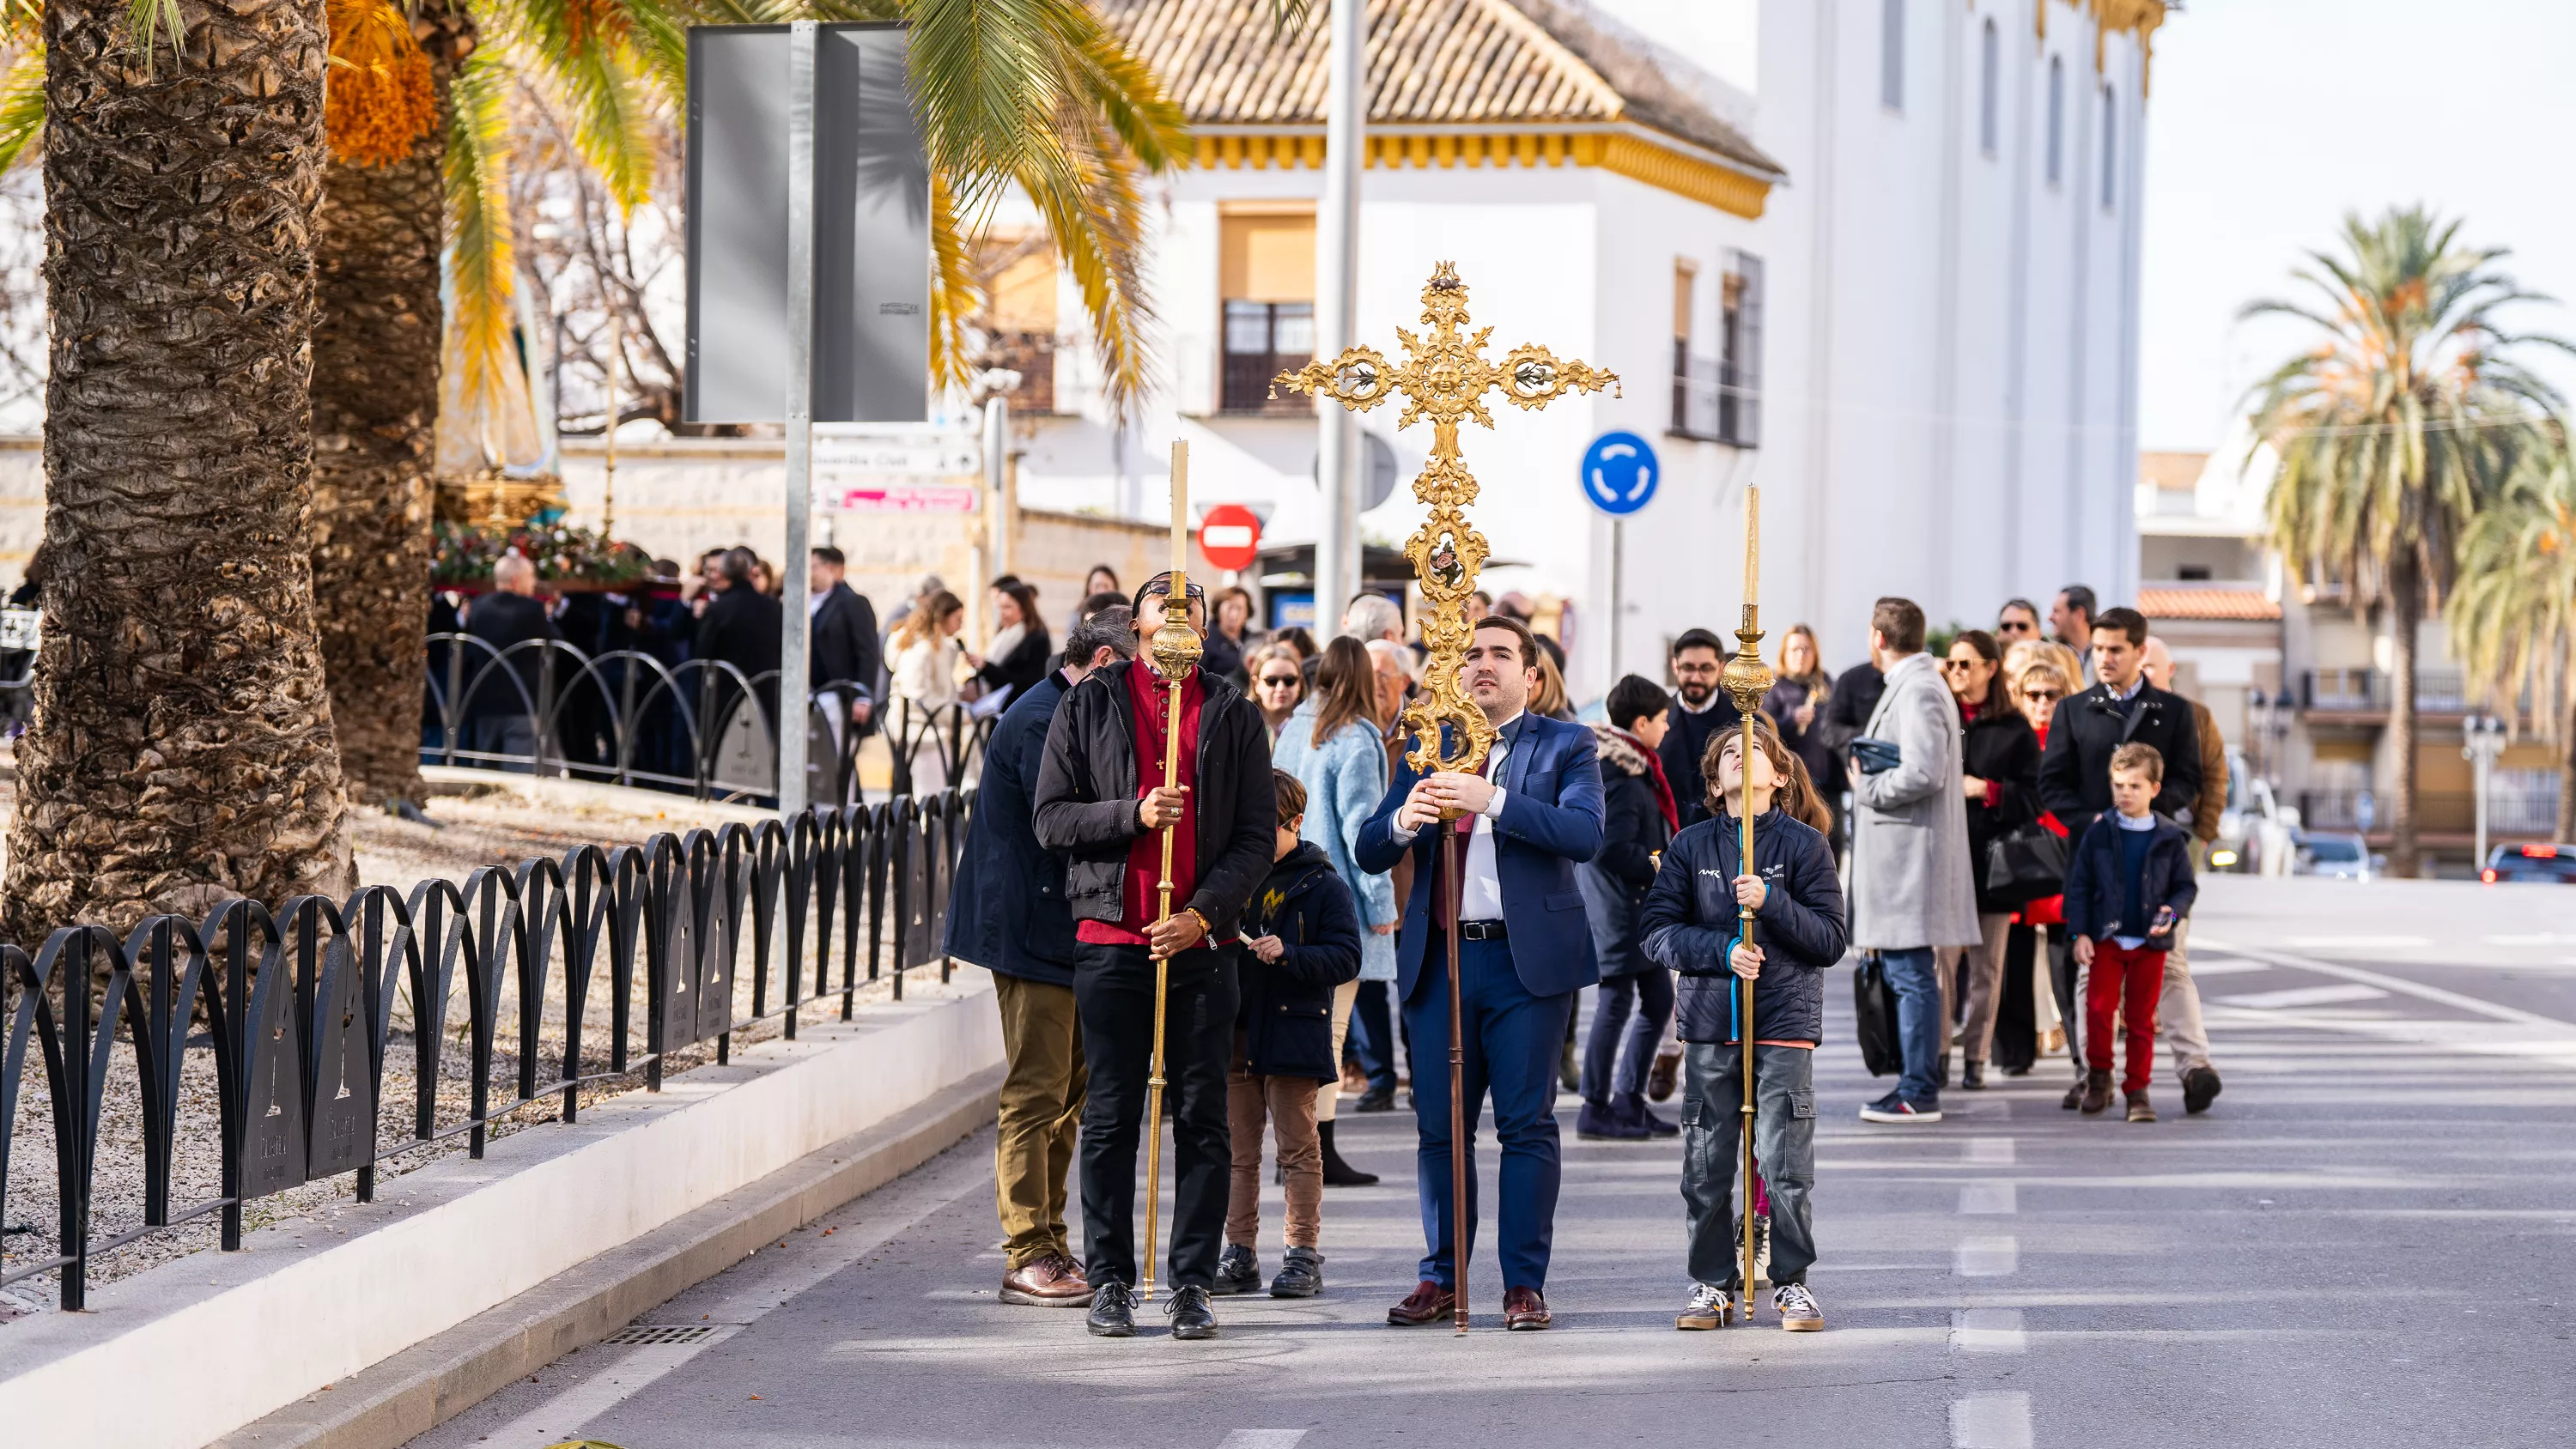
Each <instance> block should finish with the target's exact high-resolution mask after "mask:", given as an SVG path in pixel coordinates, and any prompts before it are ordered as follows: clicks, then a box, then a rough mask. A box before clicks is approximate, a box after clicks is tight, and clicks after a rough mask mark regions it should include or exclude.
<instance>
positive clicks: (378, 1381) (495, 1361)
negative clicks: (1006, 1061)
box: [210, 1067, 1003, 1449]
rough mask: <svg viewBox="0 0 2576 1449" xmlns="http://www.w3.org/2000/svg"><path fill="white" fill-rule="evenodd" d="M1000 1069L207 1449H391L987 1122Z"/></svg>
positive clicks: (996, 1093)
mask: <svg viewBox="0 0 2576 1449" xmlns="http://www.w3.org/2000/svg"><path fill="white" fill-rule="evenodd" d="M1002 1074H1003V1069H1002V1068H1000V1067H994V1068H990V1069H988V1070H986V1071H984V1072H982V1073H980V1074H978V1075H976V1076H974V1077H971V1078H968V1079H967V1080H966V1081H964V1082H961V1083H959V1084H958V1085H957V1086H956V1087H955V1088H953V1089H951V1090H950V1092H949V1093H948V1094H947V1095H948V1097H949V1100H948V1101H946V1102H944V1103H939V1104H932V1105H926V1106H924V1107H922V1108H920V1109H918V1110H917V1111H915V1112H914V1113H912V1114H909V1115H908V1116H907V1117H906V1118H905V1119H902V1120H896V1121H890V1122H881V1123H879V1124H877V1125H876V1126H874V1127H871V1128H868V1129H867V1130H866V1131H863V1132H858V1133H855V1134H853V1135H851V1136H849V1137H846V1138H843V1139H842V1140H841V1141H839V1142H836V1143H834V1144H832V1145H831V1146H829V1147H826V1148H824V1149H823V1150H821V1151H819V1152H816V1153H814V1154H813V1155H811V1156H809V1157H807V1158H805V1159H804V1160H803V1161H800V1162H797V1163H795V1164H793V1165H791V1166H788V1167H784V1168H781V1169H779V1170H778V1171H776V1172H773V1173H771V1174H770V1175H769V1176H767V1177H764V1178H762V1179H760V1180H759V1181H757V1182H754V1183H751V1184H749V1185H747V1186H744V1187H741V1188H737V1189H735V1190H734V1191H733V1192H730V1193H728V1194H726V1195H725V1196H723V1197H720V1198H718V1199H716V1200H715V1201H713V1202H711V1203H708V1204H706V1205H705V1206H703V1207H701V1208H698V1209H696V1210H695V1211H693V1212H690V1213H687V1214H685V1215H683V1216H681V1217H679V1218H677V1219H674V1220H673V1221H671V1222H669V1223H666V1224H664V1225H663V1226H662V1227H660V1228H657V1229H655V1230H654V1231H652V1232H650V1233H647V1234H645V1235H644V1236H642V1237H640V1238H637V1239H635V1240H634V1241H633V1242H629V1243H625V1244H622V1245H620V1246H618V1247H615V1248H612V1249H610V1250H608V1251H607V1252H604V1253H601V1254H600V1255H599V1256H597V1257H595V1258H592V1259H590V1260H589V1261H587V1262H585V1263H582V1264H581V1265H580V1266H578V1267H575V1268H572V1269H570V1270H568V1271H566V1272H563V1273H559V1274H557V1275H555V1276H554V1277H553V1278H551V1279H548V1280H547V1281H546V1282H544V1283H541V1284H539V1285H538V1286H537V1287H535V1288H531V1289H529V1290H528V1291H527V1292H525V1293H522V1294H520V1295H519V1296H517V1297H516V1298H512V1299H510V1300H509V1301H508V1302H506V1303H503V1304H501V1305H499V1306H498V1307H495V1308H492V1309H489V1310H487V1311H485V1312H483V1313H481V1314H478V1315H476V1316H475V1317H473V1318H470V1319H467V1320H466V1321H465V1322H463V1323H460V1324H458V1325H457V1326H456V1327H454V1328H451V1329H449V1330H447V1331H446V1332H444V1333H441V1334H438V1335H437V1336H435V1337H433V1338H430V1339H428V1340H426V1341H424V1342H422V1343H418V1344H415V1345H413V1346H412V1347H410V1348H408V1349H405V1350H403V1351H402V1352H400V1353H398V1354H395V1355H394V1356H393V1357H392V1358H389V1359H386V1360H384V1361H383V1362H381V1363H378V1364H375V1365H373V1366H372V1367H370V1368H367V1369H365V1370H362V1371H361V1372H359V1373H358V1374H356V1375H354V1376H353V1377H350V1378H348V1379H344V1380H342V1381H341V1382H339V1383H337V1384H334V1385H332V1386H331V1388H330V1390H329V1391H328V1392H325V1393H317V1394H311V1395H308V1396H306V1397H305V1398H304V1399H303V1400H301V1401H300V1402H298V1403H295V1404H291V1405H289V1406H287V1407H286V1408H283V1409H280V1410H278V1411H277V1412H275V1413H273V1414H270V1415H268V1416H267V1417H266V1418H263V1419H260V1420H257V1421H255V1422H253V1423H251V1424H248V1425H245V1426H244V1427H242V1428H240V1429H237V1430H235V1431H233V1432H232V1433H230V1434H227V1435H225V1436H224V1437H222V1438H220V1439H217V1440H215V1441H214V1443H213V1444H212V1445H211V1446H210V1449H396V1446H399V1445H401V1444H403V1443H405V1442H406V1441H408V1440H410V1439H412V1438H413V1437H415V1436H417V1435H420V1434H423V1433H426V1432H428V1431H429V1430H430V1429H432V1428H434V1427H436V1426H437V1425H439V1424H441V1423H444V1422H445V1421H446V1420H448V1419H451V1418H454V1417H455V1416H456V1415H458V1414H460V1413H462V1412H464V1411H465V1410H466V1409H468V1408H471V1407H473V1406H474V1405H475V1404H478V1403H481V1402H482V1401H483V1400H484V1399H486V1398H489V1397H490V1396H491V1395H493V1394H494V1393H497V1392H499V1391H500V1390H501V1389H502V1388H503V1387H504V1386H505V1385H507V1384H509V1383H510V1382H511V1381H512V1380H514V1379H517V1378H520V1377H523V1376H525V1375H527V1374H530V1373H534V1372H535V1371H536V1370H538V1369H540V1368H543V1367H545V1366H546V1365H547V1364H550V1363H552V1362H554V1361H555V1360H556V1359H558V1358H561V1357H563V1356H564V1355H565V1354H567V1353H570V1352H572V1351H573V1350H574V1349H577V1348H587V1347H589V1346H590V1345H592V1344H594V1343H597V1342H599V1341H600V1340H601V1339H603V1338H606V1337H607V1336H608V1335H610V1334H612V1333H615V1332H616V1331H617V1330H619V1329H620V1328H623V1327H625V1326H626V1325H627V1324H628V1323H629V1322H631V1321H633V1320H634V1319H635V1317H636V1316H637V1315H639V1314H642V1313H644V1312H645V1311H647V1310H649V1309H651V1308H653V1307H654V1306H655V1305H657V1304H660V1303H663V1302H666V1301H668V1300H669V1299H670V1298H671V1297H673V1296H674V1295H676V1294H678V1293H679V1292H680V1291H681V1290H683V1289H685V1288H688V1287H691V1286H692V1285H695V1284H697V1283H700V1282H703V1281H704V1280H706V1279H708V1278H711V1277H713V1276H715V1275H716V1274H717V1273H720V1272H722V1271H724V1270H725V1269H727V1268H729V1267H732V1266H733V1265H734V1264H736V1263H738V1262H741V1261H742V1260H743V1259H744V1258H747V1257H749V1256H750V1255H751V1254H752V1252H753V1251H754V1250H756V1249H759V1248H762V1247H766V1246H767V1245H769V1244H771V1243H774V1242H776V1241H777V1240H778V1239H779V1238H780V1237H781V1236H782V1235H784V1234H786V1233H789V1232H792V1231H794V1230H795V1229H797V1228H800V1227H803V1226H804V1225H806V1224H807V1223H810V1222H813V1221H814V1220H815V1219H817V1218H820V1217H822V1216H823V1215H825V1214H827V1213H829V1212H831V1211H833V1210H834V1209H836V1208H838V1207H840V1206H841V1205H842V1204H844V1203H847V1202H849V1201H851V1200H852V1199H854V1198H857V1197H859V1196H861V1195H862V1194H864V1193H868V1192H871V1191H874V1190H875V1189H877V1188H879V1187H882V1186H884V1185H885V1184H887V1183H889V1182H892V1181H894V1180H895V1179H896V1178H898V1177H901V1176H902V1175H904V1174H905V1173H907V1172H910V1171H911V1170H912V1169H914V1168H916V1167H919V1166H920V1165H921V1164H923V1163H925V1162H927V1161H929V1160H930V1159H931V1158H933V1157H935V1156H937V1155H938V1154H939V1153H941V1152H943V1151H945V1150H947V1149H948V1148H949V1147H951V1146H954V1145H955V1144H956V1143H958V1142H960V1141H962V1140H964V1139H965V1138H966V1137H967V1136H969V1135H971V1134H972V1133H974V1132H975V1131H976V1130H977V1129H978V1128H980V1127H982V1126H984V1125H985V1124H987V1123H989V1122H991V1121H992V1120H993V1118H994V1114H995V1111H996V1110H997V1108H998V1106H999V1104H1000V1101H1001V1091H1002Z"/></svg>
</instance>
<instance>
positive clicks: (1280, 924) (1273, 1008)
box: [1234, 840, 1360, 1082]
mask: <svg viewBox="0 0 2576 1449" xmlns="http://www.w3.org/2000/svg"><path fill="white" fill-rule="evenodd" d="M1255 936H1277V937H1278V938H1279V944H1280V946H1281V947H1282V948H1284V949H1283V950H1282V951H1281V953H1280V956H1279V959H1278V960H1276V961H1263V960H1262V959H1261V958H1260V957H1258V956H1255V955H1253V954H1252V948H1251V947H1250V946H1248V945H1247V946H1244V947H1242V948H1241V950H1240V954H1239V955H1238V956H1237V958H1236V963H1237V964H1236V968H1235V970H1236V978H1235V979H1236V980H1237V981H1238V982H1239V983H1240V984H1241V992H1242V1000H1243V1004H1242V1007H1241V1009H1240V1011H1239V1013H1238V1014H1237V1015H1236V1017H1235V1023H1234V1024H1235V1027H1236V1029H1237V1030H1239V1031H1241V1032H1242V1033H1243V1034H1244V1055H1245V1057H1246V1060H1247V1063H1248V1065H1250V1067H1251V1068H1252V1071H1253V1073H1254V1075H1256V1076H1264V1077H1313V1078H1314V1079H1315V1080H1316V1081H1317V1082H1329V1081H1331V1080H1332V1079H1333V1078H1335V1077H1338V1076H1340V1075H1341V1074H1342V1068H1341V1064H1340V1063H1339V1062H1336V1061H1334V1060H1333V990H1334V988H1336V987H1338V986H1340V985H1341V984H1342V983H1343V982H1345V981H1357V980H1358V979H1359V976H1360V912H1359V907H1358V906H1357V905H1355V904H1353V902H1352V900H1351V888H1350V887H1349V886H1347V885H1344V884H1343V883H1342V877H1341V873H1340V872H1339V871H1336V870H1334V869H1333V860H1332V857H1331V856H1328V855H1326V854H1324V851H1323V847H1321V846H1319V845H1317V844H1315V843H1314V842H1313V841H1311V840H1305V841H1299V842H1298V844H1297V848H1296V849H1295V850H1293V851H1290V852H1289V853H1288V858H1287V859H1285V860H1282V861H1280V862H1278V863H1277V864H1275V865H1273V866H1272V867H1271V868H1270V876H1269V878H1268V879H1267V880H1264V881H1263V882H1262V883H1261V886H1260V888H1259V889H1258V890H1255V891H1254V892H1253V893H1252V899H1251V900H1250V901H1249V902H1247V903H1246V904H1245V905H1244V908H1243V937H1244V939H1245V940H1246V941H1249V940H1251V939H1252V938H1253V937H1255Z"/></svg>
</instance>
